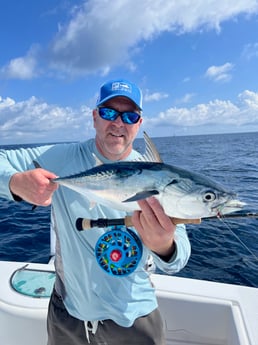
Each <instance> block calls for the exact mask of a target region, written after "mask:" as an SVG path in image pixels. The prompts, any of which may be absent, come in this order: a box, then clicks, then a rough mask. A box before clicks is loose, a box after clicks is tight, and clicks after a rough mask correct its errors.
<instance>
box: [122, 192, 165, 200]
mask: <svg viewBox="0 0 258 345" xmlns="http://www.w3.org/2000/svg"><path fill="white" fill-rule="evenodd" d="M157 194H159V192H158V191H157V190H155V189H154V190H147V191H143V192H140V193H137V194H135V195H134V196H132V197H131V198H128V199H126V200H123V202H132V201H138V200H143V199H147V198H149V197H151V196H153V195H157Z"/></svg>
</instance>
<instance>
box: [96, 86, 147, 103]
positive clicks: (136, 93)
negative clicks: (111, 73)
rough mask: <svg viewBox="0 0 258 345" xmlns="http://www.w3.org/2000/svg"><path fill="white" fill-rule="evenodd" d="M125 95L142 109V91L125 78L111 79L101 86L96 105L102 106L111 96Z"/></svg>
mask: <svg viewBox="0 0 258 345" xmlns="http://www.w3.org/2000/svg"><path fill="white" fill-rule="evenodd" d="M118 96H123V97H127V98H128V99H130V100H131V101H132V102H133V103H134V104H135V105H136V106H137V107H138V108H139V109H140V110H142V92H141V90H140V89H139V87H138V86H136V85H135V84H134V83H131V82H130V81H128V80H125V79H117V80H111V81H108V82H107V83H105V84H103V85H102V86H101V87H100V92H99V97H98V99H97V104H96V106H97V107H98V106H100V105H101V104H103V103H105V102H106V101H108V100H109V99H111V98H114V97H118Z"/></svg>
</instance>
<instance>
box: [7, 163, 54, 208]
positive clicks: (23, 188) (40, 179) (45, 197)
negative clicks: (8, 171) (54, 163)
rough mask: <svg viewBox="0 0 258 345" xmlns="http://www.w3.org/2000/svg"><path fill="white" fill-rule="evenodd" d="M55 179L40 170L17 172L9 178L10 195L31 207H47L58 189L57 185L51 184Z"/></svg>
mask: <svg viewBox="0 0 258 345" xmlns="http://www.w3.org/2000/svg"><path fill="white" fill-rule="evenodd" d="M56 177H57V176H56V175H55V174H53V173H52V172H50V171H47V170H45V169H41V168H37V169H33V170H28V171H25V172H18V173H16V174H14V175H13V176H12V177H11V180H10V185H9V188H10V191H11V192H12V194H14V195H17V196H19V197H20V198H21V199H23V200H25V201H27V202H29V203H31V204H33V205H37V206H48V205H50V204H51V201H52V195H53V193H54V191H55V190H56V189H57V188H58V184H57V183H54V182H51V179H53V178H56Z"/></svg>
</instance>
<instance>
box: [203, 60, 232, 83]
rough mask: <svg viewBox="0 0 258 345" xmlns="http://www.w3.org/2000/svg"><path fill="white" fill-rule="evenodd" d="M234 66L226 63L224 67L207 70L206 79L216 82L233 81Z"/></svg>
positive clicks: (213, 67) (212, 67)
mask: <svg viewBox="0 0 258 345" xmlns="http://www.w3.org/2000/svg"><path fill="white" fill-rule="evenodd" d="M233 68H234V65H233V64H232V63H229V62H227V63H225V64H224V65H222V66H211V67H209V68H208V69H207V71H206V73H205V77H207V78H209V79H211V80H214V81H216V82H227V81H230V80H231V77H232V76H231V74H230V73H229V72H231V71H232V69H233Z"/></svg>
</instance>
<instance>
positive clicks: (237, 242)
mask: <svg viewBox="0 0 258 345" xmlns="http://www.w3.org/2000/svg"><path fill="white" fill-rule="evenodd" d="M153 141H154V143H155V144H156V146H157V148H158V150H159V152H160V155H161V157H162V159H163V160H164V162H166V163H168V164H172V165H177V166H180V167H183V168H186V169H190V170H193V171H196V172H199V173H202V174H204V175H205V176H209V177H211V178H212V179H214V180H215V181H217V182H219V183H221V184H223V185H224V186H226V187H227V188H228V189H230V190H232V191H234V192H236V193H237V194H238V198H239V199H240V200H241V201H244V202H245V203H246V204H247V205H246V206H245V208H244V211H246V212H257V211H258V133H234V134H218V135H215V134H214V135H196V136H171V137H164V138H163V137H162V138H153ZM23 146H30V145H23ZM15 147H19V146H10V145H9V146H0V148H5V149H10V148H15ZM135 148H136V149H138V150H140V151H141V152H144V142H143V139H137V140H136V141H135ZM49 222H50V208H49V207H46V208H44V207H38V208H36V209H35V210H32V208H31V205H29V204H27V203H25V202H21V203H14V202H10V201H7V200H4V199H0V260H8V261H25V262H27V261H28V262H40V263H44V262H47V261H48V259H49V256H50V234H49ZM187 232H188V236H189V239H190V241H191V246H192V254H191V258H190V260H189V262H188V264H187V266H186V267H185V268H184V269H183V270H182V271H181V272H179V273H178V274H177V276H181V277H188V278H195V279H204V280H209V281H215V282H223V283H231V284H237V285H244V286H252V287H258V274H257V272H258V218H257V219H256V218H237V219H227V220H226V219H225V220H223V221H222V220H217V219H216V220H203V221H202V223H201V224H198V225H187Z"/></svg>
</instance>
